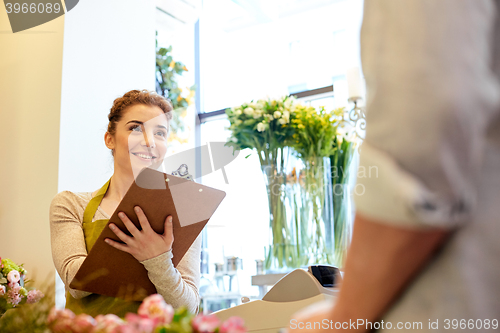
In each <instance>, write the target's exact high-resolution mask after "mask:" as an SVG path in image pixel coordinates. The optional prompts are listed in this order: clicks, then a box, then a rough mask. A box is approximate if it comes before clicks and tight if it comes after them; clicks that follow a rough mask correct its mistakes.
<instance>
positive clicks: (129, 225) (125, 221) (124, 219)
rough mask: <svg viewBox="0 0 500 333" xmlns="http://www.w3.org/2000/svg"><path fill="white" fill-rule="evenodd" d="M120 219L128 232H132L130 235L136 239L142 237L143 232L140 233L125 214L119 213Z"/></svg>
mask: <svg viewBox="0 0 500 333" xmlns="http://www.w3.org/2000/svg"><path fill="white" fill-rule="evenodd" d="M118 217H119V218H120V220H122V222H123V224H124V225H125V228H127V230H128V232H130V234H131V235H132V236H134V237H135V238H137V237H140V236H141V232H140V231H139V229H137V227H136V226H135V224H134V223H133V222H132V221H130V219H129V218H128V216H127V214H125V213H124V212H119V213H118ZM110 225H111V224H110ZM117 236H118V235H117ZM122 240H123V239H122ZM125 243H127V242H125Z"/></svg>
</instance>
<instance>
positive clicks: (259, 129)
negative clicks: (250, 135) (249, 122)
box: [257, 123, 266, 132]
mask: <svg viewBox="0 0 500 333" xmlns="http://www.w3.org/2000/svg"><path fill="white" fill-rule="evenodd" d="M265 130H266V125H264V124H263V123H258V124H257V131H259V132H264V131H265Z"/></svg>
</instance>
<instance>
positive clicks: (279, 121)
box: [278, 118, 288, 125]
mask: <svg viewBox="0 0 500 333" xmlns="http://www.w3.org/2000/svg"><path fill="white" fill-rule="evenodd" d="M287 122H288V121H286V119H285V118H281V119H278V123H280V124H281V125H285V124H286V123H287Z"/></svg>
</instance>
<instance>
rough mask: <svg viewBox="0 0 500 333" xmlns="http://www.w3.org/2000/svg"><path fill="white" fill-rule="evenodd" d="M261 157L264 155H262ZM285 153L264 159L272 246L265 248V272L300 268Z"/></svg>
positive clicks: (284, 151)
mask: <svg viewBox="0 0 500 333" xmlns="http://www.w3.org/2000/svg"><path fill="white" fill-rule="evenodd" d="M260 155H261V156H262V154H260ZM285 155H287V151H286V149H283V148H280V149H276V150H275V151H274V152H271V154H269V155H268V156H270V157H271V158H267V159H263V158H261V168H262V173H263V176H264V181H265V184H266V188H267V195H268V202H269V231H270V235H269V238H270V239H269V246H268V247H267V248H266V258H265V260H264V268H265V269H266V271H274V272H276V271H285V270H287V269H289V268H298V267H300V263H298V259H299V258H298V253H297V244H296V241H295V239H296V229H295V226H294V224H293V211H292V209H291V208H290V205H289V202H290V196H291V188H290V186H289V184H288V183H287V175H286V170H285V166H286V163H287V162H288V158H287V156H285Z"/></svg>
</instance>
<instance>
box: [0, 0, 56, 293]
mask: <svg viewBox="0 0 500 333" xmlns="http://www.w3.org/2000/svg"><path fill="white" fill-rule="evenodd" d="M63 31H64V16H62V17H59V18H57V19H55V20H53V21H51V22H48V23H46V24H44V25H42V26H38V27H35V28H32V29H29V30H27V31H23V32H18V33H16V34H13V33H12V32H11V28H10V25H9V20H8V17H7V13H6V11H5V10H4V6H3V5H0V50H1V51H0V119H1V123H2V130H1V131H0V142H1V143H0V147H1V148H0V149H1V156H2V157H1V161H0V175H1V176H0V188H1V191H0V256H1V257H3V258H11V259H12V260H14V261H15V262H17V263H25V267H26V269H27V270H28V273H29V277H30V278H32V279H34V280H36V282H38V283H42V282H43V281H44V280H45V279H46V278H48V276H49V275H53V264H52V256H51V252H50V233H49V222H48V211H49V205H50V201H51V200H52V197H53V196H54V195H55V194H56V193H57V178H58V157H59V122H60V121H59V115H60V107H61V70H62V54H63V52H62V51H63ZM49 281H50V280H49Z"/></svg>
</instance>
